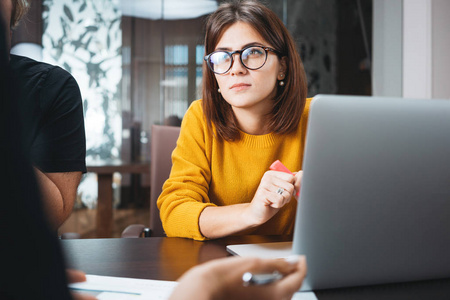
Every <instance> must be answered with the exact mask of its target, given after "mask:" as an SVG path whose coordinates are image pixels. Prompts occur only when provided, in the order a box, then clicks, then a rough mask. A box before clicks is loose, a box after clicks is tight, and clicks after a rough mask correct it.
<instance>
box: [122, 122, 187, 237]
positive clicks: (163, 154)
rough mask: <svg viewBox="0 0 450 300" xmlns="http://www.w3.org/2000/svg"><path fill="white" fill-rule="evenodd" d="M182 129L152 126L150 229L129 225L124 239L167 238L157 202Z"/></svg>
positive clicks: (167, 175) (124, 232)
mask: <svg viewBox="0 0 450 300" xmlns="http://www.w3.org/2000/svg"><path fill="white" fill-rule="evenodd" d="M179 135H180V127H175V126H162V125H153V126H152V137H151V146H150V147H151V150H150V151H151V166H150V227H149V228H146V227H145V226H144V225H141V224H132V225H129V226H128V227H127V228H125V230H124V231H123V232H122V237H123V238H138V237H141V236H146V237H147V236H165V233H164V230H163V227H162V224H161V219H160V217H159V209H158V207H157V206H156V200H158V197H159V195H160V194H161V191H162V186H163V184H164V182H165V181H166V180H167V179H168V178H169V175H170V169H171V168H172V151H173V149H175V146H176V144H177V140H178V136H179Z"/></svg>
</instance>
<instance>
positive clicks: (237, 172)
mask: <svg viewBox="0 0 450 300" xmlns="http://www.w3.org/2000/svg"><path fill="white" fill-rule="evenodd" d="M201 101H202V100H197V101H194V102H193V103H192V105H191V106H190V107H189V109H188V110H187V112H186V114H185V116H184V118H183V123H182V125H181V132H180V137H179V138H178V142H177V146H176V148H175V150H174V151H173V153H172V163H173V165H172V171H171V173H170V177H169V179H168V180H167V181H166V182H165V184H164V186H163V191H162V193H161V195H160V197H159V198H158V208H159V209H160V215H161V221H162V224H163V227H164V230H165V232H166V234H167V236H171V237H173V236H176V237H187V238H193V239H196V240H204V239H205V237H204V236H203V235H202V234H201V232H200V229H199V216H200V214H201V212H202V211H203V209H204V208H205V207H207V206H212V205H216V206H222V205H232V204H238V203H245V202H251V200H252V199H253V196H254V194H255V192H256V189H257V188H258V186H259V183H260V181H261V178H262V176H263V174H264V172H266V171H267V170H268V168H269V166H270V165H271V164H272V163H273V162H274V161H275V160H277V159H279V160H280V161H281V162H282V163H283V164H284V165H286V166H287V167H288V168H289V169H290V170H291V171H293V172H295V171H298V170H301V169H302V160H303V151H304V144H305V137H306V125H307V119H308V113H309V105H310V103H311V99H307V101H306V106H305V110H304V112H303V114H302V118H301V120H300V123H299V126H298V128H297V131H296V132H294V133H292V134H289V135H277V134H273V133H269V134H266V135H249V134H246V133H243V132H241V137H242V138H241V140H239V141H237V142H227V141H218V140H217V139H215V138H214V137H213V136H212V135H211V134H210V133H209V131H208V128H207V124H206V122H205V117H204V115H203V109H202V104H201ZM296 207H297V202H296V201H295V200H293V201H290V202H289V204H287V205H285V206H284V207H283V208H282V209H281V210H280V211H279V212H278V213H277V214H276V215H275V216H274V217H272V218H271V219H270V220H268V221H267V222H266V223H265V224H262V225H260V226H258V227H256V228H252V229H251V230H247V231H244V232H241V233H240V234H261V235H281V234H291V233H292V232H293V227H294V220H295V213H296Z"/></svg>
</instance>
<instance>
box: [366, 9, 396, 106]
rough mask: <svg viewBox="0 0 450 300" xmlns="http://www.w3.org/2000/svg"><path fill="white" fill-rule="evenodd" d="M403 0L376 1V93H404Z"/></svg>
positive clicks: (391, 94) (374, 61)
mask: <svg viewBox="0 0 450 300" xmlns="http://www.w3.org/2000/svg"><path fill="white" fill-rule="evenodd" d="M402 11H403V1H402V0H374V1H373V23H374V26H373V43H372V44H373V49H372V53H373V55H372V60H373V61H372V66H373V68H372V78H373V80H372V94H373V95H374V96H383V95H389V96H396V97H401V96H402V73H403V63H402V55H403V44H402V34H403V31H402V28H403V22H402V18H401V16H402Z"/></svg>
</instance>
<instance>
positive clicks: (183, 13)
mask: <svg viewBox="0 0 450 300" xmlns="http://www.w3.org/2000/svg"><path fill="white" fill-rule="evenodd" d="M162 2H164V3H162ZM120 6H121V9H122V14H123V15H124V16H131V17H137V18H144V19H153V20H157V19H161V17H162V16H164V17H163V18H164V19H165V20H179V19H194V18H198V17H200V16H203V15H206V14H209V13H211V12H213V11H215V10H216V9H217V1H216V0H121V1H120ZM163 9H164V11H163Z"/></svg>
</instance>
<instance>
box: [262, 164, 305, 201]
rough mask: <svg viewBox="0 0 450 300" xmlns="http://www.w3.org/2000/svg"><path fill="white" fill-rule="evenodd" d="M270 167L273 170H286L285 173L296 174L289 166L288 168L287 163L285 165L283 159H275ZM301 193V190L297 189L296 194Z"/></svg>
mask: <svg viewBox="0 0 450 300" xmlns="http://www.w3.org/2000/svg"><path fill="white" fill-rule="evenodd" d="M269 169H271V170H272V171H279V172H284V173H288V174H292V175H294V174H293V173H292V172H291V171H289V169H288V168H286V166H285V165H283V163H282V162H281V161H279V160H278V159H277V160H276V161H274V162H273V163H272V164H271V165H270V167H269ZM299 195H300V191H297V194H296V196H297V197H298V196H299Z"/></svg>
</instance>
